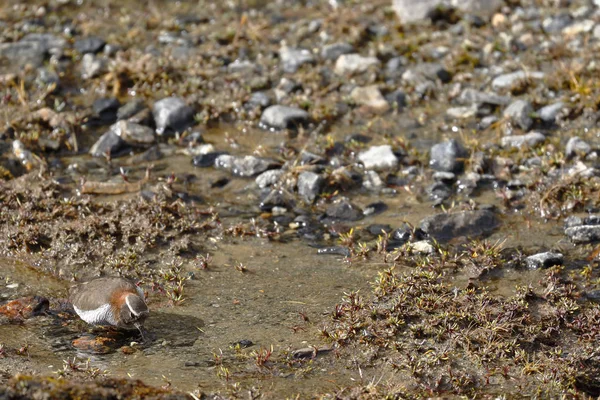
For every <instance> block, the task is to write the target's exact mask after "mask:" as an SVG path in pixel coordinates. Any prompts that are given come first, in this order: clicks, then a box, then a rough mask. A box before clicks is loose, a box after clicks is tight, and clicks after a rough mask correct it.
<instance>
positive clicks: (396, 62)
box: [385, 56, 408, 79]
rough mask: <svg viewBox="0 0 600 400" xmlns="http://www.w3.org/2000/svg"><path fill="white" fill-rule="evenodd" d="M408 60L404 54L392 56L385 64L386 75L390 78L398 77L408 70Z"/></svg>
mask: <svg viewBox="0 0 600 400" xmlns="http://www.w3.org/2000/svg"><path fill="white" fill-rule="evenodd" d="M407 64H408V60H407V59H406V57H404V56H398V57H392V58H390V59H389V60H388V62H387V63H386V64H385V76H386V78H388V79H396V78H399V77H401V76H402V74H403V73H404V71H406V65H407Z"/></svg>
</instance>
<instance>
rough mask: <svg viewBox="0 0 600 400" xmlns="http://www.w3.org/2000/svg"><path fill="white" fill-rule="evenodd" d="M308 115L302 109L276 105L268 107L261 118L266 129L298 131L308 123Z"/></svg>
mask: <svg viewBox="0 0 600 400" xmlns="http://www.w3.org/2000/svg"><path fill="white" fill-rule="evenodd" d="M308 119H309V117H308V113H307V112H306V111H304V110H302V109H300V108H296V107H288V106H282V105H274V106H270V107H267V108H266V109H265V110H264V111H263V113H262V116H261V118H260V121H261V124H262V125H263V126H265V127H270V128H275V129H296V128H298V127H299V126H303V125H306V124H307V123H308Z"/></svg>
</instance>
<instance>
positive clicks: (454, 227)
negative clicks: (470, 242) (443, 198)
mask: <svg viewBox="0 0 600 400" xmlns="http://www.w3.org/2000/svg"><path fill="white" fill-rule="evenodd" d="M419 225H420V227H421V229H422V230H424V231H425V232H427V233H428V234H429V235H431V236H433V237H434V238H435V239H436V240H438V241H444V242H445V241H449V240H451V239H455V238H460V237H469V238H474V237H478V236H482V235H487V234H490V233H492V232H493V231H494V229H495V228H496V227H497V226H498V225H499V222H498V219H497V218H496V216H495V215H494V213H493V212H491V211H489V210H476V211H461V212H457V213H441V214H436V215H432V216H430V217H426V218H424V219H422V220H421V222H420V224H419Z"/></svg>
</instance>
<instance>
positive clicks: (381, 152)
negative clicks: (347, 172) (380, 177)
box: [358, 144, 398, 170]
mask: <svg viewBox="0 0 600 400" xmlns="http://www.w3.org/2000/svg"><path fill="white" fill-rule="evenodd" d="M358 160H359V161H360V162H361V163H362V164H363V165H364V167H365V169H375V170H382V169H390V168H395V167H396V166H397V165H398V157H396V155H395V154H394V152H393V150H392V146H390V145H387V144H386V145H382V146H371V147H370V148H369V149H368V150H366V151H363V152H361V153H359V154H358Z"/></svg>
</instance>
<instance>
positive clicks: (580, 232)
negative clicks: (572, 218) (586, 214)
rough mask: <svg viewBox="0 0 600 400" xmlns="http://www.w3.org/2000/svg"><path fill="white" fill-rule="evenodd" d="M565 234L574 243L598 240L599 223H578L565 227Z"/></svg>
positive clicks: (599, 232)
mask: <svg viewBox="0 0 600 400" xmlns="http://www.w3.org/2000/svg"><path fill="white" fill-rule="evenodd" d="M565 235H567V236H568V237H569V239H571V241H572V242H573V243H575V244H583V243H590V242H597V241H600V225H580V226H572V227H569V228H567V229H565Z"/></svg>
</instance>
